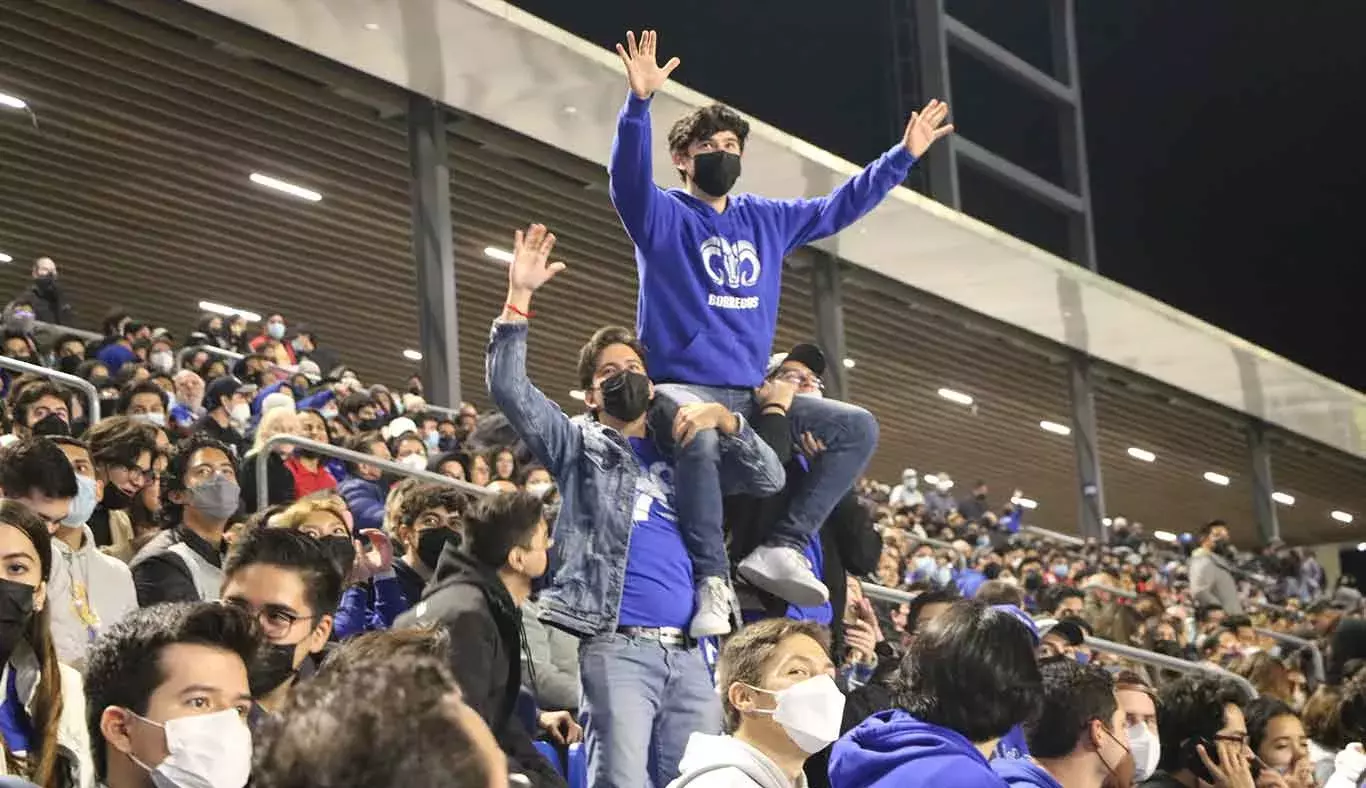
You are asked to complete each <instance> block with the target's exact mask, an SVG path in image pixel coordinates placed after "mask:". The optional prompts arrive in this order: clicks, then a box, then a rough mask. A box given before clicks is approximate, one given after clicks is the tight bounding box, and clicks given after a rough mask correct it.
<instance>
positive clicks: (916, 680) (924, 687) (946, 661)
mask: <svg viewBox="0 0 1366 788" xmlns="http://www.w3.org/2000/svg"><path fill="white" fill-rule="evenodd" d="M1034 652H1035V648H1034V637H1033V635H1032V634H1031V633H1030V631H1029V630H1028V629H1027V628H1026V627H1025V625H1024V623H1023V622H1021V621H1020V620H1019V619H1017V618H1016V617H1015V616H1013V615H1011V614H1010V613H1006V612H1003V611H1001V610H998V609H996V608H993V607H990V606H988V605H985V604H983V603H981V602H978V601H976V600H968V599H964V600H960V601H957V602H954V603H953V605H952V606H951V607H949V609H948V610H946V611H944V613H943V614H942V615H940V616H938V617H936V618H935V619H934V620H933V621H930V622H928V623H927V624H926V625H925V627H924V628H923V629H921V630H920V631H919V632H918V633H917V634H916V638H915V640H914V641H912V643H911V647H910V649H908V650H907V652H906V656H905V658H904V659H902V661H901V670H900V681H899V684H900V687H899V688H898V696H899V698H898V700H899V703H898V705H899V706H901V708H903V709H905V710H906V711H907V712H909V713H910V714H911V716H913V717H915V718H916V719H918V720H920V721H921V722H927V723H929V724H931V725H938V726H940V727H943V728H948V729H949V730H953V731H957V732H958V733H960V734H962V735H963V736H964V737H966V738H967V739H968V740H969V741H971V742H973V743H978V742H984V741H988V740H990V739H995V738H999V737H1001V736H1004V735H1005V734H1006V732H1007V731H1009V730H1010V729H1011V728H1013V727H1015V726H1016V725H1019V724H1020V723H1023V722H1025V721H1027V720H1028V719H1029V717H1030V715H1031V714H1032V713H1033V712H1034V711H1035V709H1037V708H1038V707H1039V703H1040V700H1041V698H1042V695H1043V679H1042V678H1041V677H1040V675H1039V663H1038V660H1037V658H1036V657H1035V653H1034Z"/></svg>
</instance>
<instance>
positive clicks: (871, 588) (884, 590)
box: [859, 580, 915, 605]
mask: <svg viewBox="0 0 1366 788" xmlns="http://www.w3.org/2000/svg"><path fill="white" fill-rule="evenodd" d="M859 585H861V586H863V595H864V596H866V597H868V598H869V599H878V600H881V601H883V602H895V603H896V604H898V605H899V604H902V603H903V602H910V601H911V600H912V599H915V595H914V594H912V593H911V592H909V591H902V590H901V589H900V588H888V587H887V586H884V585H879V584H877V583H870V582H869V581H867V580H860V581H859Z"/></svg>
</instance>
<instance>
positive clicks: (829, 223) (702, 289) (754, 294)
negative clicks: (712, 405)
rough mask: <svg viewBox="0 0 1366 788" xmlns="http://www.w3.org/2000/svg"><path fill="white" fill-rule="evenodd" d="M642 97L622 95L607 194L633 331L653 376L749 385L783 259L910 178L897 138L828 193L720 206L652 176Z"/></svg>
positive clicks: (744, 198) (772, 320) (764, 342)
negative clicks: (621, 243)
mask: <svg viewBox="0 0 1366 788" xmlns="http://www.w3.org/2000/svg"><path fill="white" fill-rule="evenodd" d="M650 136H651V132H650V100H649V99H643V100H642V99H639V98H636V96H635V94H630V95H629V96H628V97H627V99H626V106H624V107H623V108H622V110H621V114H620V115H619V116H618V118H617V136H616V139H615V140H614V141H613V143H612V158H611V161H610V162H609V164H608V172H609V174H610V175H611V178H612V180H611V187H610V192H611V196H612V204H613V205H614V206H615V207H616V209H617V215H618V216H620V217H621V223H622V226H623V227H625V228H626V233H627V234H628V235H630V236H631V240H632V241H633V242H634V243H635V247H636V268H637V271H638V274H639V278H640V292H639V295H638V297H637V300H636V332H637V333H638V334H639V335H640V339H641V342H642V343H643V344H644V345H645V349H646V355H647V356H648V358H647V359H646V362H647V365H648V366H649V368H650V377H651V378H652V379H654V380H655V381H656V382H658V383H694V384H699V385H706V386H723V387H732V388H753V387H755V386H758V385H759V384H760V383H761V382H763V379H764V370H765V368H766V366H767V364H768V356H769V353H770V352H771V351H772V349H773V332H774V329H775V328H776V327H777V321H778V297H779V296H780V295H781V293H782V274H783V258H784V257H785V256H786V255H787V254H788V253H789V252H791V251H792V250H793V249H796V248H798V247H800V246H805V245H806V244H809V243H811V242H812V241H816V240H819V239H821V238H825V237H827V236H830V235H834V234H835V233H838V232H839V231H840V230H843V229H844V228H845V227H848V226H849V225H851V224H853V223H854V222H855V221H857V220H858V219H859V217H861V216H863V215H864V214H866V213H868V212H869V211H871V210H872V209H873V208H874V207H876V206H877V204H878V203H879V202H881V201H882V199H883V198H884V197H886V196H887V193H888V192H890V191H891V190H892V189H893V188H894V187H896V186H898V185H900V184H901V182H902V181H904V180H906V174H907V172H909V171H910V169H911V165H913V164H914V163H915V157H914V156H912V155H911V153H910V151H908V150H906V146H905V145H904V144H902V143H901V142H898V143H897V144H896V146H895V147H893V148H892V149H891V150H889V151H887V152H886V153H884V154H882V156H881V157H880V158H879V159H878V160H877V161H875V162H873V163H872V164H870V165H868V166H867V167H866V168H864V170H863V171H862V172H860V173H859V174H858V175H855V176H854V177H853V178H850V179H849V180H848V181H845V182H844V184H842V185H841V186H839V187H838V188H836V189H835V191H833V192H831V193H830V194H829V195H826V196H824V197H817V198H815V199H802V200H770V199H766V198H764V197H756V196H755V195H752V194H734V195H731V197H730V199H729V200H727V201H726V208H725V210H724V211H722V212H721V213H717V212H716V210H715V209H713V208H712V207H711V206H710V205H708V204H706V203H704V202H702V201H701V200H698V199H696V198H694V197H693V196H691V195H690V194H688V193H687V192H686V191H683V190H682V189H670V190H668V191H665V190H663V189H661V188H659V187H658V186H656V185H655V180H654V167H653V160H652V157H651V153H650Z"/></svg>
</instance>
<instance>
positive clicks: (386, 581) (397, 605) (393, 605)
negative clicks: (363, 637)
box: [370, 570, 410, 629]
mask: <svg viewBox="0 0 1366 788" xmlns="http://www.w3.org/2000/svg"><path fill="white" fill-rule="evenodd" d="M374 588H375V609H374V610H373V611H372V614H371V620H370V625H371V629H388V628H389V627H392V626H393V625H394V619H396V618H398V617H399V616H400V615H402V614H403V613H405V612H407V610H408V608H409V607H410V605H409V604H408V598H407V597H406V596H404V595H403V586H402V585H401V584H400V583H399V582H398V578H397V577H395V576H394V574H393V570H390V572H389V574H388V575H383V576H377V577H376V578H375V579H374Z"/></svg>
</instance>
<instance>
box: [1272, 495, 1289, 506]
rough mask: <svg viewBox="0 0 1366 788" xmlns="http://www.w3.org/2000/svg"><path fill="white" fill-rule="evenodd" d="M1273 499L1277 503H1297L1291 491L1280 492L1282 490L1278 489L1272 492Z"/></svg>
mask: <svg viewBox="0 0 1366 788" xmlns="http://www.w3.org/2000/svg"><path fill="white" fill-rule="evenodd" d="M1271 500H1273V501H1275V502H1276V503H1282V504H1285V505H1286V506H1294V505H1295V496H1293V495H1290V494H1289V493H1283V492H1280V491H1276V492H1274V493H1272V494H1271Z"/></svg>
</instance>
